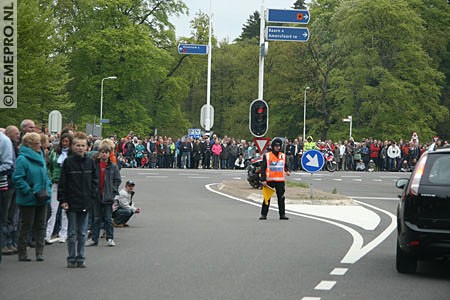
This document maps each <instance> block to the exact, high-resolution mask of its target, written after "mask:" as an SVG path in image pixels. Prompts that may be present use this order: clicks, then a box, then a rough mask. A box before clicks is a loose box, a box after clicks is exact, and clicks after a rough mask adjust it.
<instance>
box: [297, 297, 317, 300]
mask: <svg viewBox="0 0 450 300" xmlns="http://www.w3.org/2000/svg"><path fill="white" fill-rule="evenodd" d="M301 300H320V297H303V298H302V299H301Z"/></svg>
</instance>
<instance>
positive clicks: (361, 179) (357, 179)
mask: <svg viewBox="0 0 450 300" xmlns="http://www.w3.org/2000/svg"><path fill="white" fill-rule="evenodd" d="M352 180H353V181H362V179H352Z"/></svg>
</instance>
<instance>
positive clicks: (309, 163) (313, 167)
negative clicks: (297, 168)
mask: <svg viewBox="0 0 450 300" xmlns="http://www.w3.org/2000/svg"><path fill="white" fill-rule="evenodd" d="M301 163H302V167H303V170H305V171H306V172H309V173H314V172H317V171H320V170H322V168H323V165H324V164H325V159H324V158H323V154H322V152H320V151H318V150H308V151H306V152H305V153H303V155H302V160H301Z"/></svg>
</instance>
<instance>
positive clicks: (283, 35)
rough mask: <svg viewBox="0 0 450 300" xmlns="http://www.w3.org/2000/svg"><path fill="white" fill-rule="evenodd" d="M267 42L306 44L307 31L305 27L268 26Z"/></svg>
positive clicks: (307, 38)
mask: <svg viewBox="0 0 450 300" xmlns="http://www.w3.org/2000/svg"><path fill="white" fill-rule="evenodd" d="M266 39H267V40H268V41H288V42H306V41H308V40H309V29H308V28H305V27H283V26H268V27H267V28H266Z"/></svg>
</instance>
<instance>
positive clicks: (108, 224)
mask: <svg viewBox="0 0 450 300" xmlns="http://www.w3.org/2000/svg"><path fill="white" fill-rule="evenodd" d="M110 154H111V148H110V147H109V146H108V145H106V144H104V145H102V146H100V149H99V150H98V157H95V158H94V159H95V160H94V161H95V166H96V169H97V176H98V178H99V195H100V197H98V198H97V201H96V203H95V204H94V223H93V224H92V238H91V239H90V240H88V241H87V246H97V245H98V238H99V236H100V225H101V223H102V222H103V223H104V224H105V231H106V242H107V245H108V246H109V247H113V246H115V245H116V244H115V242H114V227H113V221H112V205H113V203H114V198H115V197H116V196H118V195H119V185H120V183H121V182H122V179H121V178H120V173H119V168H118V167H117V166H116V165H115V164H113V163H112V162H111V160H110V159H109V156H110Z"/></svg>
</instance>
